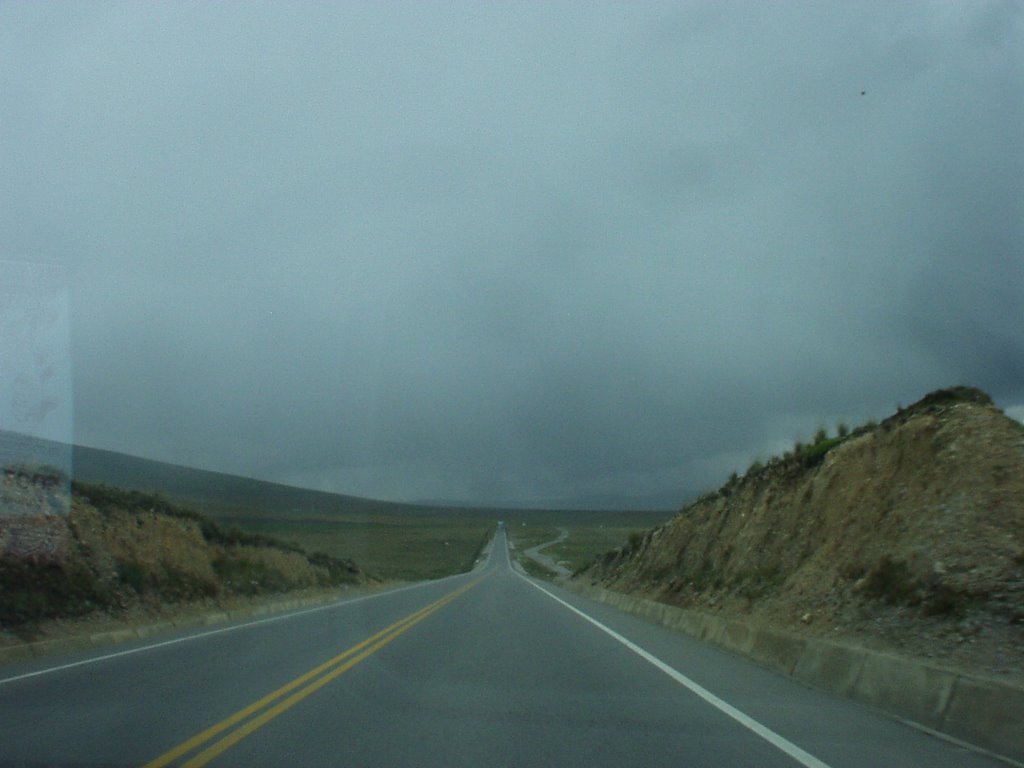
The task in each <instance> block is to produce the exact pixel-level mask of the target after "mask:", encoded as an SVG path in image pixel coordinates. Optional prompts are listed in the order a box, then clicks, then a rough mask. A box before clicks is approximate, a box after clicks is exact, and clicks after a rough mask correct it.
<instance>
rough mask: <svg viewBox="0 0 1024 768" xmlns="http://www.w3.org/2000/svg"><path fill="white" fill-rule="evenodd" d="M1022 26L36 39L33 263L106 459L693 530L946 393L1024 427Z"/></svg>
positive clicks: (24, 83)
mask: <svg viewBox="0 0 1024 768" xmlns="http://www.w3.org/2000/svg"><path fill="white" fill-rule="evenodd" d="M1021 16H1022V14H1021V10H1020V7H1019V6H1017V5H1016V4H1012V3H1000V2H988V3H979V4H975V5H974V6H971V7H964V6H947V5H945V4H938V3H936V4H915V5H896V6H893V5H891V4H888V3H867V4H863V3H862V4H855V5H845V4H832V5H822V4H820V3H787V4H781V5H771V6H768V5H764V6H762V5H751V4H749V3H741V4H735V5H730V4H721V3H668V2H666V3H652V4H645V5H641V6H637V5H630V4H626V5H623V4H607V5H605V4H598V5H595V4H592V3H586V4H569V3H566V4H560V5H556V6H539V5H533V4H530V5H520V4H507V5H491V6H479V5H477V4H445V5H437V4H427V5H420V4H402V5H388V6H381V5H379V4H376V3H364V4H356V3H346V4H342V5H316V6H310V5H302V6H292V5H282V4H269V3H268V4H248V5H246V6H245V7H241V6H209V5H206V4H176V5H173V6H163V7H156V6H150V5H137V6H136V5H128V6H125V5H113V4H111V5H105V4H96V5H76V6H64V5H60V6H57V5H44V4H13V3H9V4H5V5H3V6H0V103H3V104H4V109H3V112H2V113H0V178H3V179H4V182H3V184H2V186H0V258H20V259H28V260H35V261H38V262H42V263H57V264H61V265H64V266H65V267H66V268H67V270H68V273H69V275H70V276H71V283H72V285H71V306H72V317H73V325H72V329H71V337H72V368H73V372H74V392H75V395H74V406H75V410H74V420H75V430H76V434H77V438H78V439H79V440H80V441H81V442H83V443H85V444H91V445H96V446H100V447H104V448H111V449H115V450H123V451H127V452H136V453H139V454H142V455H145V456H151V457H154V458H159V459H165V460H170V461H176V462H181V463H186V464H192V465H197V466H203V467H209V468H213V469H220V470H225V471H231V472H239V473H242V474H248V475H255V476H259V477H266V478H269V479H275V480H282V481H286V482H295V483H300V484H308V485H313V486H316V487H321V488H327V489H332V490H338V491H342V492H348V493H356V494H363V495H371V496H378V497H384V498H393V499H417V498H450V499H462V500H465V501H472V502H506V503H507V502H513V503H540V502H545V501H550V500H561V501H562V502H563V503H568V504H581V503H585V500H591V501H592V500H593V499H595V498H597V497H605V498H610V497H612V496H617V497H621V498H625V499H630V498H632V499H637V500H650V499H653V498H658V499H661V500H662V501H663V503H669V502H667V501H664V500H671V499H676V500H677V501H682V500H683V497H684V496H685V495H686V494H688V493H690V492H692V491H694V490H696V489H699V488H706V487H710V486H713V485H716V484H717V483H718V482H720V481H721V480H722V479H723V478H724V476H725V475H726V474H728V472H729V471H731V470H733V469H739V470H742V469H743V468H744V467H745V466H746V462H748V461H750V460H751V459H752V458H754V457H755V456H758V455H760V456H762V457H763V456H767V455H768V454H770V453H771V452H772V451H774V450H778V449H779V448H780V447H784V446H786V445H787V444H789V443H791V442H792V440H794V439H795V438H797V437H801V436H803V437H806V436H807V435H808V434H810V432H812V431H813V430H814V429H815V428H816V427H817V426H818V425H820V424H827V425H832V424H834V423H835V422H837V421H839V420H840V419H843V420H846V421H848V422H850V423H855V422H857V421H860V420H863V419H866V418H869V417H879V416H883V415H885V413H887V412H888V411H889V410H891V409H892V408H894V407H895V405H896V404H897V403H904V404H905V403H908V402H910V401H911V400H913V399H916V398H917V397H919V396H920V395H922V394H924V393H925V392H926V391H928V390H930V389H934V388H936V387H940V386H946V385H950V384H954V383H961V382H964V383H973V384H976V385H979V386H982V387H984V388H986V389H988V390H989V391H990V392H991V394H993V396H994V397H995V398H996V400H997V402H999V403H1000V404H1003V405H1006V406H1013V405H1019V404H1021V403H1024V375H1022V373H1024V330H1022V326H1021V324H1020V321H1019V319H1020V317H1024V253H1022V243H1024V232H1022V226H1024V225H1022V223H1021V222H1024V209H1022V208H1024V203H1022V201H1024V194H1022V193H1024V190H1022V181H1021V180H1022V179H1024V173H1022V171H1024V168H1022V164H1024V152H1022V149H1024V146H1022V145H1024V137H1022V135H1021V132H1020V128H1019V126H1020V125H1022V124H1024V114H1022V113H1024V109H1022V107H1024V104H1022V99H1024V95H1022V94H1024V88H1021V83H1022V74H1024V60H1022V59H1024V57H1022V54H1021V51H1024V45H1022V43H1024V40H1022V37H1024V33H1022V29H1024V22H1022V19H1021ZM862 92H863V94H862ZM608 503H612V502H608Z"/></svg>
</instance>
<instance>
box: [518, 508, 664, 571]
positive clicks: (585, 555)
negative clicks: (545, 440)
mask: <svg viewBox="0 0 1024 768" xmlns="http://www.w3.org/2000/svg"><path fill="white" fill-rule="evenodd" d="M669 517H671V515H668V514H665V513H646V512H644V513H638V512H616V513H611V512H602V513H593V517H592V518H578V517H568V518H567V517H565V516H559V515H558V514H557V513H551V520H550V522H544V523H538V522H530V523H527V524H526V525H523V524H522V523H521V522H519V523H516V524H514V525H513V524H512V523H510V524H509V526H508V533H509V538H511V539H512V541H513V543H514V544H515V546H516V549H517V551H518V552H523V551H524V550H526V549H529V548H530V547H535V546H537V545H538V544H543V543H544V542H545V541H551V540H552V539H555V538H557V537H558V534H559V528H564V529H565V530H567V531H568V532H569V535H568V537H566V539H565V540H564V541H562V542H560V543H558V544H554V545H552V546H550V547H546V548H545V549H542V550H541V554H544V555H547V556H549V557H551V558H552V559H553V560H555V561H557V562H560V563H564V564H565V566H566V567H567V568H568V569H569V570H570V571H572V572H574V573H575V572H576V571H579V570H582V569H583V568H586V567H587V566H588V565H590V564H591V563H592V562H594V560H595V559H596V558H598V557H599V556H601V555H603V554H604V553H605V552H607V551H608V550H610V549H615V548H616V547H621V546H622V545H623V544H625V543H626V542H627V541H629V540H630V538H631V537H640V536H642V535H643V534H642V533H641V532H640V531H638V529H641V528H642V529H648V528H653V527H654V526H656V525H660V524H661V523H664V522H666V521H667V520H668V518H669ZM520 562H521V563H523V567H524V568H526V569H527V571H528V572H529V573H531V575H536V576H539V577H541V578H550V577H551V576H553V574H552V573H551V572H550V571H549V570H548V569H547V568H544V566H542V565H540V564H539V563H536V562H535V561H533V560H531V559H530V558H527V557H521V558H520ZM534 571H536V573H535V572H534Z"/></svg>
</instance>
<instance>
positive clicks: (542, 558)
mask: <svg viewBox="0 0 1024 768" xmlns="http://www.w3.org/2000/svg"><path fill="white" fill-rule="evenodd" d="M567 538H569V531H567V530H566V529H565V528H559V529H558V536H556V537H555V538H553V539H552V540H551V541H545V542H544V543H543V544H538V545H537V546H536V547H530V548H529V549H525V550H523V554H524V555H526V556H527V557H528V558H530V559H531V560H534V561H536V562H538V563H540V564H541V565H543V566H544V567H545V568H547V569H548V570H551V571H554V572H555V573H556V574H557V575H559V576H569V575H570V573H571V572H570V571H569V569H568V568H566V567H565V566H564V565H562V564H561V563H559V562H557V561H556V560H555V559H554V558H553V557H550V556H549V555H544V554H541V550H542V549H547V548H548V547H553V546H555V544H561V543H562V542H563V541H565V540H566V539H567Z"/></svg>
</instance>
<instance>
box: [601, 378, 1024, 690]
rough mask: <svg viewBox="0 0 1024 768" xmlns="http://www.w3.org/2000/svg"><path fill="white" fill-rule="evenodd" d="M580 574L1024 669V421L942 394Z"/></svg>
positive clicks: (720, 497) (696, 511) (966, 397)
mask: <svg viewBox="0 0 1024 768" xmlns="http://www.w3.org/2000/svg"><path fill="white" fill-rule="evenodd" d="M581 577H582V578H587V579H590V580H591V581H594V582H600V583H601V584H603V585H604V586H607V587H609V588H612V589H617V590H621V591H632V592H642V593H645V594H648V595H650V596H653V597H655V598H656V599H660V600H663V601H665V602H670V603H674V604H677V605H684V606H692V607H695V608H705V609H713V610H718V611H726V612H730V613H735V614H737V615H742V616H747V617H750V618H752V619H756V620H763V621H767V622H769V623H772V624H776V625H780V626H783V627H786V628H789V629H799V630H800V631H804V632H810V633H814V634H821V633H825V632H828V633H830V634H831V635H832V636H835V635H837V634H838V635H849V636H853V637H856V638H857V639H858V640H860V641H862V642H865V643H868V644H875V645H883V646H885V647H890V648H894V649H900V648H902V649H904V650H908V651H910V652H915V653H920V654H925V655H933V656H938V657H942V658H944V659H946V661H948V662H949V663H956V664H966V665H969V666H977V665H979V664H980V665H981V666H983V667H985V668H986V670H987V671H990V672H998V671H1000V670H1002V669H1003V668H1008V667H1010V666H1012V665H1016V667H1017V669H1020V667H1021V664H1020V663H1019V661H1021V660H1024V428H1022V427H1021V425H1020V424H1019V423H1017V422H1015V421H1013V420H1012V419H1009V418H1007V417H1006V416H1004V415H1003V414H1002V413H1001V412H1000V411H999V410H998V409H996V408H995V407H994V406H993V405H992V403H991V401H990V400H989V398H988V397H987V396H986V395H985V394H984V393H983V392H980V391H978V390H974V389H969V388H959V387H958V388H954V389H951V390H940V391H938V392H934V393H932V394H930V395H928V396H927V397H925V398H924V399H922V400H921V401H920V402H918V403H916V404H914V405H913V406H911V407H910V408H907V409H904V410H901V411H900V412H899V413H897V414H895V415H894V416H892V417H890V418H888V419H886V420H885V421H884V422H882V423H881V424H879V425H877V426H871V427H864V428H861V429H859V430H856V431H854V432H853V433H852V434H850V435H848V436H846V437H845V438H843V439H835V438H833V439H831V440H827V441H824V442H819V444H818V445H817V446H811V447H805V448H803V450H802V453H800V454H798V455H794V456H791V457H789V458H788V459H785V460H773V461H772V462H770V463H769V464H768V466H766V467H764V468H761V469H759V470H757V471H750V472H748V473H747V475H746V476H745V477H743V478H740V479H736V480H734V481H732V482H730V483H729V484H727V485H726V486H723V487H722V488H721V489H719V491H718V492H716V493H714V494H709V495H707V496H705V497H702V498H701V499H699V500H698V501H697V502H695V503H694V504H692V505H690V506H688V507H687V508H685V509H684V510H683V511H682V512H681V513H680V514H679V515H678V516H676V517H675V518H674V519H673V520H672V521H671V522H670V523H669V524H667V525H666V526H663V527H662V528H659V529H655V530H653V531H650V532H648V533H647V534H646V535H645V536H644V537H643V538H642V539H639V540H634V541H633V542H632V543H631V544H627V545H626V546H625V547H623V548H621V549H619V550H615V551H613V552H610V553H608V554H607V555H605V557H604V558H603V559H602V560H600V561H599V562H598V563H596V564H595V565H594V566H592V567H591V568H590V569H589V570H588V571H586V572H585V573H584V574H582V576H581ZM965 646H973V647H965Z"/></svg>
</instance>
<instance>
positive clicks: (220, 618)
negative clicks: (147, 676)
mask: <svg viewBox="0 0 1024 768" xmlns="http://www.w3.org/2000/svg"><path fill="white" fill-rule="evenodd" d="M377 591H380V590H377V589H359V590H355V589H353V590H347V591H340V592H338V593H335V594H326V595H314V596H310V597H300V598H287V599H282V600H275V601H273V602H269V603H264V604H262V605H251V606H242V607H238V608H231V609H228V610H224V609H221V610H215V611H208V612H206V613H195V614H187V615H184V616H179V617H177V618H174V619H164V620H162V621H155V622H151V623H147V624H139V625H134V626H132V625H129V626H124V627H118V628H116V629H110V630H104V631H102V632H92V633H83V634H81V635H74V636H71V637H61V638H55V639H53V640H38V641H35V642H31V643H19V644H17V645H8V646H3V647H0V664H5V663H7V662H11V661H26V660H28V659H33V658H39V657H41V656H48V655H50V654H54V653H66V652H68V651H81V650H86V649H89V648H103V647H105V646H108V645H117V644H119V643H125V642H130V641H132V640H145V639H149V638H152V637H155V636H157V635H161V634H165V633H167V632H172V631H174V630H179V629H197V628H199V627H210V626H215V625H218V624H227V623H229V622H237V621H244V620H246V619H258V618H262V617H265V616H272V615H275V614H278V613H285V612H287V611H294V610H300V609H302V608H316V607H318V606H321V605H328V604H330V603H336V602H339V601H341V600H343V599H345V598H348V597H352V598H355V597H360V596H362V595H365V594H372V593H374V592H377Z"/></svg>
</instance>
